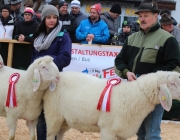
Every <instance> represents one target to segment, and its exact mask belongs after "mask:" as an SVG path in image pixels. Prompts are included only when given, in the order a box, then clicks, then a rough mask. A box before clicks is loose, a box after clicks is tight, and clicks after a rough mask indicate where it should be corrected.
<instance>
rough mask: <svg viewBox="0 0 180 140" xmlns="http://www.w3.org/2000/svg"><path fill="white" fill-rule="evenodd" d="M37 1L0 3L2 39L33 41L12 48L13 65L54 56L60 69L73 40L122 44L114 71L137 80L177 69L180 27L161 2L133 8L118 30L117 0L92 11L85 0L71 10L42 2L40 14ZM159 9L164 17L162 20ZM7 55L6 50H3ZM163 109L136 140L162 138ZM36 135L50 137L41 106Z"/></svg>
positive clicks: (67, 60)
mask: <svg viewBox="0 0 180 140" xmlns="http://www.w3.org/2000/svg"><path fill="white" fill-rule="evenodd" d="M33 6H34V5H33V1H32V0H26V1H25V2H24V10H23V12H21V11H20V7H21V0H11V3H10V4H9V5H4V6H2V7H1V11H0V12H1V14H0V38H1V39H3V38H4V39H16V40H18V41H19V42H29V43H30V45H29V47H27V46H26V47H24V45H23V44H21V45H18V46H17V47H15V49H14V53H13V57H14V58H13V65H12V67H14V68H18V69H27V68H28V66H29V65H30V63H32V62H33V61H34V60H35V59H37V58H39V57H42V56H45V55H50V56H52V57H53V58H54V62H55V64H56V65H57V66H58V68H59V71H63V68H64V67H66V66H68V65H69V64H70V61H71V49H72V43H82V44H106V45H115V46H123V47H122V50H121V52H120V53H119V54H118V55H117V57H116V58H115V67H116V73H117V74H118V75H119V76H120V77H122V78H126V79H127V80H128V81H133V80H136V79H137V78H138V76H141V75H144V74H147V73H150V72H156V71H158V70H164V71H172V70H176V71H179V67H180V53H179V46H180V29H179V28H178V26H176V25H177V22H176V20H175V19H174V18H173V17H171V13H170V11H169V10H167V9H164V10H161V11H160V10H159V9H158V8H157V3H147V2H144V1H143V2H142V3H141V4H140V6H139V8H138V10H137V11H136V12H135V14H137V16H138V20H137V21H133V22H130V21H128V20H124V21H123V22H122V29H121V30H120V32H118V25H117V23H118V22H117V19H118V17H119V16H120V15H121V6H120V5H119V4H118V3H116V4H114V5H112V6H111V8H110V10H109V11H106V12H102V6H101V4H100V3H97V4H94V5H92V6H91V7H90V11H89V16H87V15H86V14H84V13H83V12H82V11H81V3H80V1H78V0H72V2H71V3H70V6H71V11H70V12H68V3H67V2H66V1H60V2H59V0H52V1H49V3H48V4H47V5H45V6H43V7H42V12H41V17H39V16H37V15H36V14H35V12H34V10H33ZM159 14H160V17H161V18H160V20H159ZM6 45H7V44H3V43H1V47H0V54H1V55H2V57H3V59H4V62H5V63H6V61H7V46H6ZM5 54H6V55H5ZM137 75H138V76H137ZM162 114H163V108H162V107H161V106H160V105H158V106H156V108H155V109H154V111H153V112H152V113H150V114H149V115H148V117H147V118H146V119H145V120H144V121H143V124H142V126H141V127H140V129H139V131H138V133H137V135H138V140H145V139H156V140H160V139H161V138H160V122H161V119H162ZM37 137H38V140H45V139H46V122H45V119H44V113H43V111H42V113H41V115H40V117H39V120H38V125H37Z"/></svg>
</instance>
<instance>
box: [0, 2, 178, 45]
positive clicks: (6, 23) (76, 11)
mask: <svg viewBox="0 0 180 140" xmlns="http://www.w3.org/2000/svg"><path fill="white" fill-rule="evenodd" d="M21 2H22V1H21V0H11V3H10V4H9V5H4V6H2V8H1V11H0V12H1V15H0V25H1V26H0V29H2V30H1V32H2V33H1V34H0V38H7V39H17V40H18V41H21V42H22V41H26V42H31V40H32V39H31V38H32V36H31V35H32V34H33V33H34V31H35V30H36V29H37V27H38V26H39V24H40V23H41V19H40V17H39V16H37V15H36V13H35V12H34V10H33V7H34V5H33V1H32V0H26V1H25V2H24V7H23V8H21ZM48 4H49V5H53V6H55V7H56V8H57V10H58V12H59V21H61V22H62V30H64V31H67V32H68V33H69V36H70V38H71V41H72V43H82V44H88V43H92V44H105V45H117V46H122V45H123V44H124V42H125V40H126V39H127V37H128V36H129V35H131V34H132V33H135V32H138V31H139V30H140V27H139V20H137V21H133V22H131V21H128V20H124V21H123V22H122V26H121V30H120V31H119V30H118V28H119V25H118V21H117V19H118V17H119V16H120V15H121V6H120V5H119V4H117V3H116V4H114V5H112V6H111V8H110V10H109V11H105V12H102V6H101V4H99V3H98V4H95V5H92V6H91V8H90V11H89V16H87V15H86V14H84V13H83V12H82V11H81V3H80V1H78V0H72V2H71V3H70V7H71V11H70V12H68V3H67V2H66V1H60V2H59V0H51V1H49V3H48ZM20 8H21V9H24V11H23V12H21V11H20ZM160 16H161V19H160V20H159V22H160V24H161V28H162V29H164V30H166V31H168V32H169V33H171V34H172V35H173V36H174V37H175V38H176V39H177V41H178V43H179V44H180V37H179V34H180V29H179V28H178V26H176V25H177V21H176V20H175V19H174V18H173V17H171V12H170V11H169V10H167V9H164V10H162V11H161V12H160ZM27 27H28V29H27ZM26 29H27V30H26ZM97 29H98V30H97ZM23 30H24V31H25V30H26V33H25V34H24V31H23Z"/></svg>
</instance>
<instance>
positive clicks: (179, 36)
mask: <svg viewBox="0 0 180 140" xmlns="http://www.w3.org/2000/svg"><path fill="white" fill-rule="evenodd" d="M171 34H172V35H173V36H174V37H175V38H176V40H177V42H178V44H179V46H180V29H179V27H177V26H174V29H173V31H172V32H171Z"/></svg>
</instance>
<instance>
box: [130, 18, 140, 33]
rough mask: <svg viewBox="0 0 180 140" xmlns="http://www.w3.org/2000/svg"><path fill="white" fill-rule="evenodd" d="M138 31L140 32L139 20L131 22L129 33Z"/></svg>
mask: <svg viewBox="0 0 180 140" xmlns="http://www.w3.org/2000/svg"><path fill="white" fill-rule="evenodd" d="M139 30H140V25H139V20H137V21H133V22H131V31H132V32H139Z"/></svg>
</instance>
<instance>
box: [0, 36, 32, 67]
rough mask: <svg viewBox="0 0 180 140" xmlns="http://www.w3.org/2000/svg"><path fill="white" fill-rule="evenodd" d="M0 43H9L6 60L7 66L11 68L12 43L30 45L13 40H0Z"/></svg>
mask: <svg viewBox="0 0 180 140" xmlns="http://www.w3.org/2000/svg"><path fill="white" fill-rule="evenodd" d="M0 42H5V43H9V45H8V58H7V66H9V67H12V61H13V50H14V43H19V44H30V43H29V42H19V41H17V40H14V39H13V40H10V39H0Z"/></svg>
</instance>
